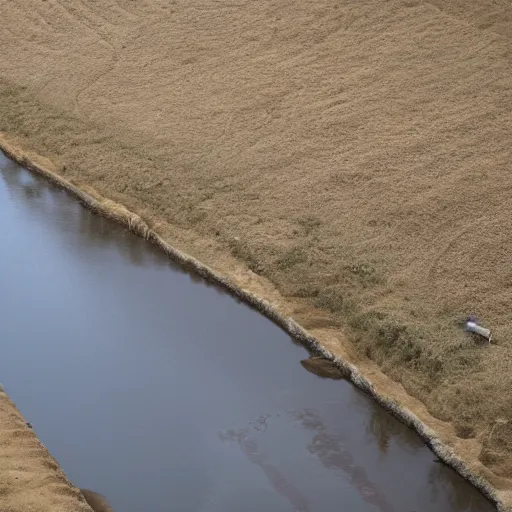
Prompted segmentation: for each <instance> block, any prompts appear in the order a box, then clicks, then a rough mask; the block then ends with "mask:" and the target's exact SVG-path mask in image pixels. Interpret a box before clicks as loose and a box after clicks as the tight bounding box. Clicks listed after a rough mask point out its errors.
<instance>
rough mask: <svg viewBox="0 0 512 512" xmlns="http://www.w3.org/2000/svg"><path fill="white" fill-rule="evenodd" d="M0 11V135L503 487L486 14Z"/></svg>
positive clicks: (494, 139)
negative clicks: (235, 270)
mask: <svg viewBox="0 0 512 512" xmlns="http://www.w3.org/2000/svg"><path fill="white" fill-rule="evenodd" d="M0 10H1V12H2V28H1V29H0V48H1V49H2V51H1V52H0V131H2V132H4V133H6V134H7V135H8V136H9V137H13V138H15V139H16V140H17V141H18V143H19V144H20V145H21V146H23V147H27V148H29V149H31V150H32V151H34V152H36V153H39V154H41V155H44V156H46V157H48V158H50V159H51V160H52V161H53V162H54V163H56V165H58V166H59V169H60V172H61V173H62V174H63V176H65V177H66V178H67V179H68V180H71V181H72V182H73V183H75V184H78V185H80V186H83V187H88V188H89V189H90V190H95V191H97V192H98V193H99V194H102V195H104V196H106V197H109V198H111V199H113V200H115V201H117V202H120V203H122V204H124V205H126V206H127V207H128V208H130V209H132V210H133V211H135V212H137V213H139V214H140V215H142V216H143V218H145V219H147V220H148V222H149V223H150V225H151V226H152V227H154V229H156V230H157V231H158V232H160V233H162V234H163V235H164V236H165V237H166V239H167V240H169V241H170V242H171V243H173V244H175V245H176V246H177V247H179V248H182V249H184V250H186V251H187V252H189V253H192V254H193V255H194V256H197V257H198V258H199V259H201V260H202V261H204V262H205V263H207V264H209V265H211V266H212V267H214V268H220V269H223V268H226V267H223V255H225V257H226V258H235V259H236V260H238V261H239V262H241V263H243V264H244V265H245V267H246V268H247V269H249V271H251V272H253V273H254V274H256V275H257V276H259V277H256V276H255V279H261V280H262V281H265V280H267V281H268V282H270V283H272V284H273V285H275V286H276V287H277V289H278V290H279V292H280V294H281V296H282V297H283V302H287V301H288V303H289V304H294V305H299V306H300V307H299V306H297V308H298V309H297V311H300V312H298V313H297V315H296V318H297V320H298V321H300V322H301V323H302V324H303V325H304V326H305V327H306V328H309V329H311V330H312V331H314V330H315V329H319V328H322V329H334V330H336V332H339V333H340V336H339V339H340V344H342V343H345V342H344V341H343V340H344V339H345V338H344V336H346V338H347V339H348V340H349V345H348V348H346V349H345V350H349V351H350V353H351V354H352V357H353V358H354V360H356V361H365V360H366V358H370V359H371V360H373V361H375V362H377V363H378V364H379V366H380V368H381V369H382V370H383V371H384V372H385V373H386V374H387V375H388V376H390V377H392V378H393V379H394V380H395V381H397V382H399V383H401V384H402V385H403V386H404V387H405V389H406V390H407V391H408V393H409V394H410V395H412V396H413V397H416V398H418V399H420V400H421V401H422V402H423V403H424V404H425V405H426V407H427V408H428V411H429V412H430V413H431V414H432V415H433V416H434V417H436V418H439V419H441V420H444V421H447V422H451V423H452V424H453V425H454V426H455V429H456V432H457V433H458V435H459V437H460V438H463V439H465V438H473V439H475V440H476V441H478V443H479V446H480V447H481V449H480V451H479V452H478V453H472V454H468V459H471V457H473V458H474V459H475V460H476V459H478V460H480V461H481V462H483V463H484V464H485V465H486V466H487V467H488V468H489V469H490V470H492V472H493V473H494V474H495V475H496V476H499V477H506V478H512V307H511V305H512V257H511V254H512V235H511V233H512V197H511V193H512V174H511V173H512V150H511V146H512V41H511V38H512V6H511V3H510V1H509V0H466V1H462V0H444V1H441V0H431V1H422V0H389V1H384V0H368V1H362V0H352V1H348V0H316V1H314V2H306V1H297V0H295V1H291V0H279V1H278V0H262V1H259V2H254V1H248V0H234V1H232V0H229V1H227V0H217V1H207V0H187V1H184V0H175V1H169V0H138V1H133V0H102V1H101V2H100V1H98V0H96V1H93V0H90V1H84V0H66V1H63V0H46V1H44V2H42V1H39V0H16V1H9V0H0ZM470 313H475V314H476V315H477V316H478V317H479V318H480V319H481V320H482V322H483V323H484V325H486V326H488V327H490V328H491V329H492V331H493V334H494V340H493V344H492V345H490V346H489V345H486V344H482V343H479V342H478V340H474V339H472V338H471V337H469V336H468V335H467V334H466V333H464V332H463V330H462V328H461V321H462V320H464V318H465V317H466V315H468V314H470ZM342 333H344V334H342ZM340 347H341V345H340ZM502 481H503V480H502ZM503 485H504V484H503Z"/></svg>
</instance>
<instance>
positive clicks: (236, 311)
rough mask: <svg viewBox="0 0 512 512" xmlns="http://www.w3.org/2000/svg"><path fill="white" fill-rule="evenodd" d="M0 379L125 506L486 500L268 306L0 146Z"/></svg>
mask: <svg viewBox="0 0 512 512" xmlns="http://www.w3.org/2000/svg"><path fill="white" fill-rule="evenodd" d="M0 225H1V233H2V244H1V248H2V250H1V251H0V290H1V293H0V320H1V323H0V325H1V329H0V332H1V339H2V357H1V358H0V380H1V382H2V383H3V385H4V386H5V389H6V391H7V392H8V393H9V395H10V396H11V398H12V399H13V400H14V401H15V403H16V404H17V406H18V408H19V409H20V410H21V412H22V413H23V414H24V416H25V418H26V420H27V421H30V422H31V423H32V425H33V427H34V429H35V431H36V432H37V434H38V436H39V437H40V439H41V440H42V441H43V443H44V444H45V445H46V446H47V448H48V449H49V450H50V452H51V453H52V455H54V456H55V457H56V458H57V460H58V461H59V463H60V464H61V466H62V468H63V469H64V471H65V472H66V474H67V475H68V477H69V478H70V480H71V481H72V482H73V483H74V484H76V485H77V486H80V487H87V488H90V489H93V490H96V491H99V492H101V493H103V494H104V495H105V496H107V497H108V499H109V500H110V502H111V503H112V505H113V508H114V510H115V511H116V512H140V511H148V512H149V511H151V512H169V510H173V511H177V512H178V511H179V512H220V511H223V512H231V511H233V512H238V511H241V510H243V511H244V512H260V511H262V510H268V511H272V512H291V511H300V512H310V511H315V512H320V511H324V510H325V511H332V510H340V511H350V512H367V511H368V512H370V511H372V512H392V511H396V512H426V511H436V512H445V511H446V512H448V511H453V512H462V511H464V512H473V511H475V512H477V511H478V512H486V511H491V510H494V507H493V506H492V505H491V504H490V503H488V502H487V501H486V500H485V499H484V498H483V497H482V496H481V495H480V494H479V492H478V491H477V490H475V489H474V488H473V487H472V486H470V485H469V484H468V483H467V482H465V481H464V480H463V479H462V478H461V477H459V476H458V475H457V474H456V473H455V472H454V471H453V470H451V469H450V468H448V467H446V466H445V465H443V464H440V463H437V462H435V461H434V459H435V456H434V455H433V454H432V452H430V451H429V450H428V448H427V447H426V446H425V444H424V443H423V441H422V440H421V439H420V438H419V437H418V436H417V435H416V434H415V433H414V432H413V431H412V430H410V429H409V428H407V427H405V426H404V425H402V424H401V423H399V422H398V421H397V420H395V419H394V418H393V417H391V416H390V415H389V414H388V413H387V412H386V411H384V410H383V409H381V408H380V407H379V406H378V405H377V404H375V403H374V402H373V401H372V400H370V399H369V398H368V397H367V396H366V395H364V394H363V393H362V392H360V391H358V390H357V389H356V388H354V387H353V386H352V385H351V384H349V383H347V382H345V381H332V380H325V379H321V378H319V377H316V376H314V375H312V374H310V373H308V372H306V371H305V370H304V369H303V367H302V366H301V365H300V364H299V361H300V360H301V359H304V358H305V357H307V355H308V354H307V352H306V351H305V350H304V349H303V348H302V347H300V346H298V345H296V344H294V343H293V342H292V340H290V338H289V336H287V335H286V334H285V333H284V332H282V331H281V330H280V329H279V328H278V327H276V326H275V325H274V324H272V323H271V322H270V321H268V320H267V319H266V318H264V317H262V316H261V315H260V314H259V313H257V312H255V311H253V310H252V309H250V308H248V307H247V306H245V305H244V304H241V303H239V302H237V301H236V300H234V299H233V298H232V297H231V296H229V295H227V294H225V293H224V292H223V291H222V290H220V289H219V288H217V287H214V286H208V285H207V284H206V283H204V282H203V281H202V280H201V279H199V278H197V277H196V276H193V275H190V274H188V273H185V272H183V271H182V270H181V269H180V268H178V267H176V266H175V265H173V264H172V263H171V262H169V260H168V259H167V258H166V257H165V256H164V255H163V254H162V253H161V252H160V251H159V250H157V249H156V248H155V247H153V246H151V245H149V244H148V243H146V242H145V241H144V240H142V239H140V238H138V237H136V236H134V235H133V234H131V233H130V232H128V231H127V230H126V229H124V228H123V227H121V226H119V225H117V224H114V223H113V222H111V221H109V220H106V219H103V218H101V217H98V216H95V215H93V214H91V213H90V212H89V211H88V210H86V209H84V208H83V207H82V206H81V205H80V204H79V203H78V202H77V201H76V200H75V199H73V198H72V197H70V196H69V195H68V194H67V193H66V192H64V191H62V190H60V189H58V188H56V187H55V186H54V185H52V184H51V183H48V182H46V181H45V180H43V179H42V178H40V177H38V176H36V175H34V174H32V173H31V172H29V171H27V170H25V169H22V168H21V167H19V166H18V165H16V164H14V163H12V162H10V161H8V160H7V159H6V158H5V157H3V156H2V155H1V154H0Z"/></svg>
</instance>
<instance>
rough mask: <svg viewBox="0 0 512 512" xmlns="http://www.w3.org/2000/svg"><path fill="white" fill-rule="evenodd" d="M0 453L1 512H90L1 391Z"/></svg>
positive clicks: (76, 490)
mask: <svg viewBox="0 0 512 512" xmlns="http://www.w3.org/2000/svg"><path fill="white" fill-rule="evenodd" d="M0 453H1V457H2V465H1V467H0V510H1V511H2V512H22V511H23V512H25V511H28V510H30V511H33V512H91V509H90V508H89V506H88V505H87V504H86V503H85V501H84V499H83V497H82V495H81V494H80V491H79V490H78V489H76V488H75V487H73V485H72V484H71V483H70V482H69V481H68V480H67V479H66V476H65V475H64V473H63V472H62V471H61V470H60V469H59V466H58V464H57V462H56V461H55V459H53V457H52V456H51V455H50V454H49V453H48V450H46V448H45V447H44V446H43V445H42V444H41V442H40V441H39V440H38V439H37V437H36V434H35V433H34V432H33V430H32V429H31V428H30V427H29V426H28V425H27V423H26V422H25V420H24V419H23V417H22V416H21V414H20V413H19V412H18V410H17V409H16V407H15V406H14V404H13V403H12V402H11V401H10V400H9V398H8V397H7V395H6V394H5V393H4V392H3V390H2V391H0Z"/></svg>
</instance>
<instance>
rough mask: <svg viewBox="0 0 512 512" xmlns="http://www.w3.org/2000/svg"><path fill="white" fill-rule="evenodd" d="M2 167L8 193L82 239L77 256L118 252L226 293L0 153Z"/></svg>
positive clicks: (130, 260) (129, 260) (132, 260)
mask: <svg viewBox="0 0 512 512" xmlns="http://www.w3.org/2000/svg"><path fill="white" fill-rule="evenodd" d="M0 166H1V167H2V168H3V169H5V172H1V173H0V178H1V179H3V180H4V181H5V183H6V185H7V190H8V191H9V193H10V194H11V195H12V196H13V197H14V198H15V199H17V200H18V201H20V203H22V204H23V208H24V209H28V210H29V211H30V212H31V213H32V214H33V215H34V216H35V217H37V216H48V215H51V216H52V218H58V222H59V225H60V228H61V229H62V230H63V231H65V232H66V234H67V236H71V237H76V239H77V240H80V243H77V244H68V245H69V247H80V254H78V256H80V257H82V258H84V259H86V258H90V257H91V256H94V255H95V251H97V250H98V249H102V250H103V251H104V252H105V253H109V252H111V251H115V252H116V253H117V254H118V255H119V256H121V257H122V258H123V259H124V260H125V261H126V262H127V263H130V264H131V265H136V266H144V265H149V266H153V267H171V268H172V269H173V270H174V271H176V272H180V273H185V274H187V275H188V276H189V278H190V279H191V280H192V281H193V282H195V283H202V284H204V285H206V286H208V287H213V288H214V289H215V290H216V291H217V292H218V293H220V294H224V293H225V290H224V289H223V288H220V287H218V286H215V285H214V284H212V283H210V282H207V281H205V280H204V279H203V278H202V277H201V276H200V275H198V274H197V273H196V272H194V271H192V270H191V269H184V268H183V267H181V266H179V265H176V264H174V263H173V262H172V261H171V260H169V259H168V258H163V257H162V252H161V250H160V249H158V248H157V247H154V246H152V245H151V244H149V243H146V244H140V243H133V241H132V239H133V236H134V235H133V234H132V233H130V232H129V231H128V230H127V229H124V228H122V227H119V229H115V227H113V223H112V221H110V220H109V219H105V218H103V217H101V216H98V215H91V212H90V211H88V210H87V209H86V208H84V207H83V206H82V205H81V204H80V203H79V202H78V201H74V202H73V203H72V204H69V203H68V202H63V201H61V200H59V197H62V196H65V197H67V195H68V194H67V193H66V192H65V191H63V190H62V189H60V188H59V187H57V186H56V185H54V184H52V183H50V182H48V181H46V180H43V179H41V178H39V177H38V176H36V175H34V174H33V173H31V172H30V171H27V170H25V169H21V170H20V168H19V166H18V165H17V164H16V163H14V162H12V161H11V160H7V159H6V158H5V157H3V155H1V153H0Z"/></svg>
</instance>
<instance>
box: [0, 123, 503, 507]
mask: <svg viewBox="0 0 512 512" xmlns="http://www.w3.org/2000/svg"><path fill="white" fill-rule="evenodd" d="M0 150H2V151H3V153H4V154H5V155H6V156H7V157H9V158H11V159H12V160H14V161H15V162H17V163H19V164H20V165H22V166H23V167H25V168H27V169H29V170H31V171H33V172H36V173H38V174H40V175H42V176H43V177H45V178H46V179H48V180H50V181H51V182H53V183H55V184H56V185H57V186H59V187H61V188H62V189H64V190H67V191H68V192H69V193H71V194H72V195H73V196H74V197H75V198H77V199H78V200H79V201H80V202H81V203H82V204H83V205H84V206H85V207H87V208H88V209H90V210H91V211H93V212H95V213H98V214H100V215H103V216H104V217H107V218H110V219H112V220H114V221H116V222H118V223H120V224H123V225H125V226H126V227H127V228H128V229H129V230H130V231H132V232H133V233H135V234H136V235H138V236H141V237H142V238H144V239H146V240H148V241H149V242H151V243H153V244H155V245H156V246H158V247H159V248H160V249H162V250H163V251H164V252H165V254H166V255H167V256H168V257H169V258H170V259H171V260H172V261H174V262H176V263H178V264H179V265H181V266H182V267H184V268H185V269H187V270H191V271H193V272H195V273H196V274H199V275H200V276H201V277H202V278H203V279H205V280H206V281H208V282H211V283H213V284H215V285H218V286H221V287H222V288H224V289H226V290H227V291H229V293H230V294H231V295H233V296H234V297H236V298H237V299H239V300H241V301H243V302H245V303H246V304H248V305H249V306H251V307H252V308H254V309H256V310H257V311H259V312H260V313H262V314H263V315H265V316H266V317H267V318H268V319H270V320H272V321H273V322H274V323H275V324H277V325H278V326H279V327H281V328H282V329H283V330H284V331H285V332H286V333H288V334H289V335H290V336H291V337H292V338H294V339H295V340H296V341H298V342H300V343H301V344H302V345H304V346H305V347H306V348H307V349H308V350H309V351H310V352H311V353H313V354H314V355H318V356H321V357H323V358H325V359H327V360H329V361H332V362H333V363H334V364H335V365H336V366H337V367H338V368H339V369H340V371H341V373H342V374H343V375H344V376H345V377H346V378H347V379H348V380H350V381H351V382H352V383H353V384H354V385H355V386H357V387H358V388H359V389H361V390H362V391H364V392H365V393H366V394H368V395H369V396H370V397H372V398H373V399H374V400H375V401H376V402H377V403H379V405H381V406H382V407H383V408H384V409H386V410H387V411H388V412H389V413H391V414H392V415H393V416H394V417H395V418H397V419H398V420H400V421H401V422H402V423H404V424H405V425H407V426H409V427H411V428H413V429H414V430H415V431H416V432H417V433H418V435H419V436H420V437H421V438H422V439H423V440H424V441H425V443H426V444H427V445H428V446H429V448H430V449H431V450H432V451H433V452H434V453H435V454H436V455H437V457H438V458H439V459H440V460H441V461H443V462H444V463H445V464H447V465H448V466H450V467H452V468H453V469H454V470H455V471H456V472H457V473H459V474H460V475H461V476H462V477H463V478H464V479H466V480H467V481H469V482H470V483H471V484H472V485H473V486H474V487H476V488H477V489H478V490H479V491H480V492H481V493H482V494H483V495H484V496H486V497H487V498H488V499H489V500H490V501H492V502H493V503H494V504H495V505H496V507H497V509H498V510H499V511H500V512H512V503H505V502H504V501H503V500H502V499H501V498H500V496H499V495H498V492H497V490H496V489H495V488H494V487H493V486H492V485H491V483H490V482H489V481H488V480H487V479H485V478H484V477H482V476H479V475H477V474H475V472H474V471H472V469H471V468H470V466H469V464H468V463H466V462H465V461H464V460H462V459H461V458H460V457H459V456H458V455H457V454H455V452H454V451H453V449H451V448H450V447H449V446H448V445H446V444H445V443H443V442H442V441H441V439H440V438H439V436H438V435H437V434H436V432H435V431H434V430H433V429H431V428H429V427H428V426H427V425H426V424H425V423H423V422H422V421H421V420H420V419H419V418H418V416H416V415H415V414H413V413H412V412H411V411H409V410H408V409H407V408H405V407H404V406H402V405H401V404H400V403H398V402H397V401H396V400H394V399H391V398H388V397H386V396H385V395H383V394H381V393H379V392H378V391H377V390H376V389H375V387H374V386H373V384H372V383H371V382H370V380H368V379H367V378H366V377H364V375H362V374H361V372H360V371H359V370H358V369H357V368H356V367H355V366H354V365H353V364H351V363H349V362H347V361H345V360H344V359H343V358H341V357H339V356H337V355H335V354H333V353H332V352H330V351H329V350H327V349H326V348H325V347H323V346H322V345H321V344H320V343H319V342H318V341H317V340H316V339H315V338H314V337H313V336H311V335H310V334H309V333H308V332H307V331H306V330H305V329H303V328H302V327H301V326H300V325H299V324H298V323H297V322H295V321H294V320H293V319H292V318H289V317H288V318H287V317H285V316H284V315H282V314H281V313H280V312H279V311H278V310H277V309H276V308H275V307H274V306H273V305H272V304H271V303H270V302H268V301H266V300H265V299H262V298H260V297H258V296H256V295H255V294H254V293H252V292H249V291H247V290H244V289H242V288H240V287H239V286H237V285H236V284H235V283H233V282H232V281H231V280H230V279H229V278H227V277H225V276H223V275H220V274H219V273H217V272H216V271H214V270H213V269H211V268H210V267H208V266H206V265H204V264H203V263H201V262H200V261H198V260H197V259H195V258H193V257H191V256H188V255H187V254H185V253H183V252H181V251H180V250H178V249H176V248H174V247H172V246H171V245H170V244H168V243H167V242H166V241H165V240H164V239H162V238H161V237H160V236H159V235H158V234H157V233H156V232H155V231H153V230H151V229H150V228H149V226H148V225H147V223H146V222H144V220H143V219H142V218H141V217H140V216H139V215H136V214H134V213H132V212H130V211H129V210H128V209H127V208H125V207H124V206H122V205H119V204H117V203H115V202H113V201H110V200H108V199H101V200H100V199H96V198H94V197H92V196H91V195H90V194H88V193H86V192H85V191H83V190H81V189H80V188H79V187H77V186H75V185H73V184H72V183H70V182H69V181H68V180H66V179H64V178H63V177H62V176H60V175H59V174H58V173H57V170H56V169H55V170H54V169H52V165H51V162H50V161H47V160H46V159H44V158H39V157H36V156H33V155H28V154H27V153H25V152H24V151H23V150H22V149H21V148H18V147H16V146H15V145H14V144H12V143H11V142H10V141H9V140H8V139H7V138H6V137H5V135H4V134H1V133H0Z"/></svg>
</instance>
